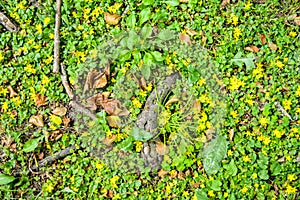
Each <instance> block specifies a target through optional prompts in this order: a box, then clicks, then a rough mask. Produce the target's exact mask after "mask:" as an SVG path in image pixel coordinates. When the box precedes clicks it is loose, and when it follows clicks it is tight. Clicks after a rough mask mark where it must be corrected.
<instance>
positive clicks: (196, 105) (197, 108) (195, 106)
mask: <svg viewBox="0 0 300 200" xmlns="http://www.w3.org/2000/svg"><path fill="white" fill-rule="evenodd" d="M192 109H193V111H194V112H195V113H200V112H201V102H200V101H199V100H195V101H194V103H193V108H192Z"/></svg>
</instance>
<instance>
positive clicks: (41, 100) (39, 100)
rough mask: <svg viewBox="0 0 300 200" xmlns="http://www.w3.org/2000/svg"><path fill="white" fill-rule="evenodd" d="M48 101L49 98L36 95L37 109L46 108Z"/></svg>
mask: <svg viewBox="0 0 300 200" xmlns="http://www.w3.org/2000/svg"><path fill="white" fill-rule="evenodd" d="M47 99H48V98H47V97H45V96H43V95H41V94H36V95H35V105H36V106H37V107H40V106H44V105H46V101H47Z"/></svg>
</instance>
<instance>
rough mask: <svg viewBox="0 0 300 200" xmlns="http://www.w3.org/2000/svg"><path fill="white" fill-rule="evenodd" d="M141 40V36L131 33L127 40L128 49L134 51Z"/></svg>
mask: <svg viewBox="0 0 300 200" xmlns="http://www.w3.org/2000/svg"><path fill="white" fill-rule="evenodd" d="M140 40H141V39H140V36H139V35H138V34H137V33H136V32H135V31H130V32H129V36H128V40H127V47H128V48H129V49H133V48H134V46H135V45H137V44H139V42H140Z"/></svg>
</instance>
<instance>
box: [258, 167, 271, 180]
mask: <svg viewBox="0 0 300 200" xmlns="http://www.w3.org/2000/svg"><path fill="white" fill-rule="evenodd" d="M258 176H259V178H261V179H262V180H268V179H269V174H268V170H266V169H263V170H260V171H259V172H258Z"/></svg>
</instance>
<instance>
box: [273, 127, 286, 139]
mask: <svg viewBox="0 0 300 200" xmlns="http://www.w3.org/2000/svg"><path fill="white" fill-rule="evenodd" d="M284 134H285V132H284V131H279V130H277V129H276V130H274V131H273V135H275V137H277V138H281V137H282V136H283V135H284Z"/></svg>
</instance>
